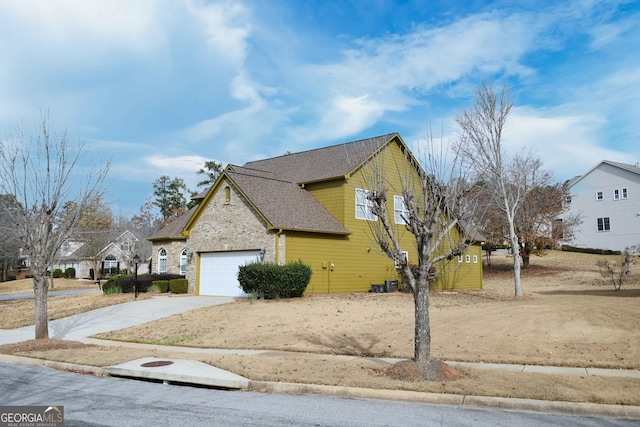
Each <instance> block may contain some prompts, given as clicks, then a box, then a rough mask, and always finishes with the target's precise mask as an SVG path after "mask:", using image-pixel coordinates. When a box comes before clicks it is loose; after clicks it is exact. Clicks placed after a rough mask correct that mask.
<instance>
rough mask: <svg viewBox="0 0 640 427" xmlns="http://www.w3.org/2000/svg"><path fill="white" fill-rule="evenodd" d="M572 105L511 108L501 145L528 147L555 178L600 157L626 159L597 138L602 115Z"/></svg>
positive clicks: (582, 169)
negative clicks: (575, 111)
mask: <svg viewBox="0 0 640 427" xmlns="http://www.w3.org/2000/svg"><path fill="white" fill-rule="evenodd" d="M572 109H575V107H571V106H563V107H558V108H555V109H553V110H535V109H533V108H530V107H515V108H513V109H512V110H511V114H510V116H509V119H508V122H507V125H506V128H505V131H504V135H503V137H504V144H505V148H506V149H507V150H509V151H511V152H514V151H517V150H520V149H522V148H527V149H531V151H532V153H533V154H534V155H535V156H537V157H540V159H541V160H542V162H543V167H544V168H545V169H548V170H552V171H554V174H555V176H556V178H557V179H558V180H565V179H569V178H571V177H573V176H575V175H581V174H583V173H584V172H586V171H588V170H589V169H590V168H591V167H593V166H595V165H596V164H597V163H598V162H600V161H602V160H613V161H620V162H627V163H629V162H630V160H629V155H628V154H627V153H624V152H622V151H618V150H615V149H611V148H607V147H605V146H603V144H602V142H601V141H600V140H599V139H598V137H597V135H598V133H599V130H600V128H602V127H603V126H607V124H608V122H607V120H606V119H605V118H604V117H602V116H601V115H598V114H596V113H593V114H579V113H574V114H572V112H571V110H572Z"/></svg>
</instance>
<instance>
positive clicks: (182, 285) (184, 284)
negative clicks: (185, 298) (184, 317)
mask: <svg viewBox="0 0 640 427" xmlns="http://www.w3.org/2000/svg"><path fill="white" fill-rule="evenodd" d="M169 290H170V291H171V293H172V294H186V293H187V292H189V281H188V280H187V279H173V280H170V281H169Z"/></svg>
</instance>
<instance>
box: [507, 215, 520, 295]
mask: <svg viewBox="0 0 640 427" xmlns="http://www.w3.org/2000/svg"><path fill="white" fill-rule="evenodd" d="M509 237H510V238H511V251H512V252H513V281H514V286H515V296H516V297H521V296H522V285H521V284H520V243H519V242H518V235H517V234H516V233H515V230H514V228H513V221H509Z"/></svg>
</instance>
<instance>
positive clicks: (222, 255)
mask: <svg viewBox="0 0 640 427" xmlns="http://www.w3.org/2000/svg"><path fill="white" fill-rule="evenodd" d="M259 259H260V251H259V250H258V251H239V252H209V253H203V254H200V281H199V283H200V290H199V295H216V296H232V297H237V296H242V295H245V294H244V293H243V292H242V289H240V284H239V283H238V267H240V266H241V265H245V264H249V263H252V262H256V261H257V260H259Z"/></svg>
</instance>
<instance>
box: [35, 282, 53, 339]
mask: <svg viewBox="0 0 640 427" xmlns="http://www.w3.org/2000/svg"><path fill="white" fill-rule="evenodd" d="M33 291H34V293H35V303H36V307H35V323H36V335H35V338H36V339H37V340H40V339H48V338H49V324H48V322H47V278H46V276H42V275H39V274H34V276H33Z"/></svg>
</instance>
